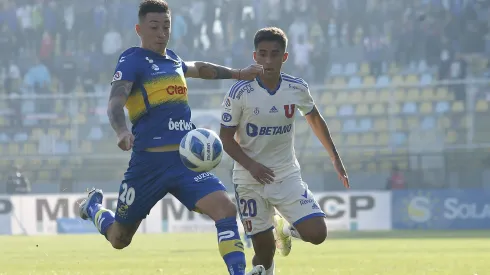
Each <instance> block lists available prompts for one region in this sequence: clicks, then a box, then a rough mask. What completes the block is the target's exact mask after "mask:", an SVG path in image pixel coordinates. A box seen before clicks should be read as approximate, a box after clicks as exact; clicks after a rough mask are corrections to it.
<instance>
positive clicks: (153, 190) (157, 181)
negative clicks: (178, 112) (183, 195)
mask: <svg viewBox="0 0 490 275" xmlns="http://www.w3.org/2000/svg"><path fill="white" fill-rule="evenodd" d="M164 163H165V162H162V158H161V155H160V154H159V153H149V152H138V153H136V152H133V154H132V156H131V160H130V162H129V167H128V169H127V171H126V173H125V174H124V180H123V182H122V183H121V186H120V188H119V196H118V202H117V208H116V213H114V212H112V211H111V210H108V209H105V208H104V207H102V199H103V194H102V191H101V190H93V191H91V192H90V193H89V196H88V198H87V199H86V200H85V201H84V202H83V203H82V204H81V205H80V217H81V218H82V219H90V220H91V221H93V222H94V224H95V226H96V227H97V229H98V230H99V232H100V233H101V234H102V235H104V236H105V237H106V239H107V240H108V241H109V242H110V243H111V244H112V246H113V247H114V248H116V249H122V248H125V247H127V246H128V245H129V244H130V243H131V240H132V239H133V236H134V234H135V233H136V230H137V229H138V227H139V225H140V223H141V221H142V220H143V219H144V218H145V217H146V216H147V215H148V213H149V212H150V210H151V208H152V207H153V206H154V205H155V204H156V203H157V202H158V201H159V200H160V199H161V198H163V197H164V196H165V194H166V192H167V191H166V188H167V186H166V185H165V184H163V182H164V181H165V177H166V176H167V171H168V166H166V165H165V164H164ZM170 165H172V164H169V166H170Z"/></svg>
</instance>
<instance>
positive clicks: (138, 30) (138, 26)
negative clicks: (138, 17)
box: [134, 24, 141, 36]
mask: <svg viewBox="0 0 490 275" xmlns="http://www.w3.org/2000/svg"><path fill="white" fill-rule="evenodd" d="M134 30H135V31H136V33H137V34H138V36H141V26H140V24H136V26H134Z"/></svg>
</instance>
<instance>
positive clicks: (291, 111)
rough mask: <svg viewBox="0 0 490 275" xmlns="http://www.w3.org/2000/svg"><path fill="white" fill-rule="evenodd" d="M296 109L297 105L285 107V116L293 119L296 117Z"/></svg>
mask: <svg viewBox="0 0 490 275" xmlns="http://www.w3.org/2000/svg"><path fill="white" fill-rule="evenodd" d="M294 109H296V105H295V104H290V105H284V115H286V117H287V118H292V117H293V116H294Z"/></svg>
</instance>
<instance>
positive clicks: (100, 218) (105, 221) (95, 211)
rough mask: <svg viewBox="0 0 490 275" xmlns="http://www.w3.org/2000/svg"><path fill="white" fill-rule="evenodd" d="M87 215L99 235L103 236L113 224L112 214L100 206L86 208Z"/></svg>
mask: <svg viewBox="0 0 490 275" xmlns="http://www.w3.org/2000/svg"><path fill="white" fill-rule="evenodd" d="M87 212H88V214H89V215H90V219H92V222H93V223H94V225H95V227H97V229H98V230H99V232H100V234H102V235H104V236H105V234H106V233H107V229H108V228H109V226H111V224H113V223H114V212H112V211H111V210H108V209H105V208H104V207H102V205H100V204H98V203H97V204H94V205H90V206H89V207H88V211H87Z"/></svg>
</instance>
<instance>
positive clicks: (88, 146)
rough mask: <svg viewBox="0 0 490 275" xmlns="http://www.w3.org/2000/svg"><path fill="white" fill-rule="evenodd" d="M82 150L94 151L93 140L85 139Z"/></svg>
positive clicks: (84, 151) (83, 151)
mask: <svg viewBox="0 0 490 275" xmlns="http://www.w3.org/2000/svg"><path fill="white" fill-rule="evenodd" d="M80 151H81V152H82V153H92V142H90V141H88V140H83V141H82V145H81V146H80Z"/></svg>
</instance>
